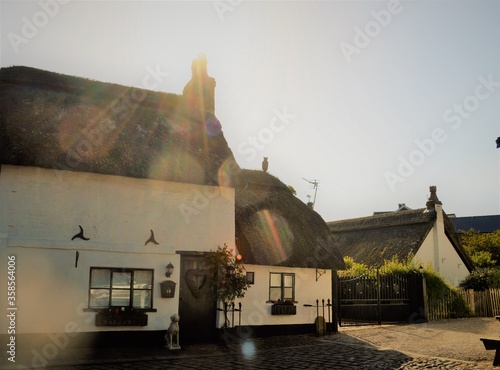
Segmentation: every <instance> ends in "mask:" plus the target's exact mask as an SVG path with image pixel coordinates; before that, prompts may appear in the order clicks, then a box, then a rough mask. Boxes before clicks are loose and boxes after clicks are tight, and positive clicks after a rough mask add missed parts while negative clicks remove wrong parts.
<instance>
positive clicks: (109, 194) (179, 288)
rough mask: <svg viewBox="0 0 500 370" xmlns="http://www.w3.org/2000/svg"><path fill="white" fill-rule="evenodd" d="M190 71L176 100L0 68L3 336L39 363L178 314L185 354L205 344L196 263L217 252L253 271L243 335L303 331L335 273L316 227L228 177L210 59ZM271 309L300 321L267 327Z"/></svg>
mask: <svg viewBox="0 0 500 370" xmlns="http://www.w3.org/2000/svg"><path fill="white" fill-rule="evenodd" d="M192 69H193V77H192V79H191V81H190V82H189V83H188V84H187V85H186V88H185V89H184V93H183V95H175V94H166V93H160V92H152V91H148V90H142V89H137V88H130V87H124V86H118V85H113V84H108V83H101V82H96V81H89V80H85V79H81V78H76V77H69V76H63V75H59V74H55V73H50V72H45V71H40V70H36V69H32V68H26V67H11V68H4V69H2V70H0V117H1V119H0V125H1V131H0V204H1V209H0V220H1V222H0V260H1V261H2V263H3V264H4V266H5V267H8V269H9V273H10V272H12V273H11V274H10V275H7V274H6V273H5V274H2V275H1V276H0V284H1V287H2V288H1V292H0V294H2V296H3V297H7V296H8V294H9V296H8V297H9V303H10V304H12V306H9V309H11V311H12V312H15V315H13V316H11V318H9V317H7V316H6V315H2V317H1V318H0V327H2V328H4V329H5V328H7V329H5V330H4V329H2V333H1V334H2V336H6V337H7V338H6V340H8V341H10V340H11V338H10V336H11V334H10V333H9V330H12V336H14V339H15V342H16V346H17V348H18V349H21V347H23V348H24V349H33V351H37V352H36V354H37V356H35V355H34V359H33V361H34V362H37V364H44V363H48V362H50V360H51V359H52V358H53V356H54V353H55V352H56V351H57V348H61V347H62V346H68V345H87V346H101V345H117V344H119V343H129V344H130V343H133V344H134V345H138V343H140V344H148V343H154V344H155V345H162V344H163V336H164V334H165V330H166V328H167V327H168V325H169V323H170V319H169V318H170V316H171V315H172V314H175V313H178V314H179V315H180V316H181V322H180V327H181V343H182V342H183V341H190V340H200V339H202V340H207V339H209V338H212V337H213V336H214V335H216V334H217V331H216V328H217V327H218V326H220V325H221V318H220V312H219V314H218V311H217V309H216V308H217V307H216V305H215V302H213V300H212V298H211V296H210V283H209V282H208V280H207V274H206V269H205V267H206V266H205V255H206V253H208V252H210V251H215V250H216V249H217V246H222V245H223V244H224V243H227V244H228V245H232V246H234V247H235V248H237V249H238V251H239V253H240V254H241V255H242V256H243V261H244V262H245V263H246V268H247V271H248V272H251V273H253V274H249V278H250V277H252V278H253V284H252V288H251V289H249V291H248V293H247V295H246V296H245V297H244V298H243V299H242V301H241V303H242V305H243V309H242V311H241V319H240V317H239V314H240V313H238V314H237V315H238V321H237V322H236V324H241V325H242V326H244V327H245V328H246V329H247V334H246V335H251V334H252V333H253V334H258V333H260V329H259V328H264V329H266V330H268V331H273V332H279V329H280V328H284V329H286V330H293V328H296V329H297V330H311V328H312V327H313V324H314V320H315V318H316V313H315V311H314V310H313V309H311V308H310V307H305V306H304V304H314V303H315V299H318V298H319V299H322V298H325V299H329V298H331V297H332V295H331V292H332V284H331V280H332V273H331V270H332V269H340V268H343V267H344V265H343V261H342V258H341V256H340V253H339V252H338V251H337V250H336V249H335V248H334V247H333V246H332V244H331V240H330V236H329V231H328V228H327V226H326V223H325V222H324V221H323V220H322V219H321V217H320V216H319V215H318V214H316V213H315V212H314V211H312V210H310V209H309V208H308V207H307V206H306V205H305V204H304V203H302V202H300V201H299V200H297V199H296V198H295V197H294V196H293V195H292V194H291V192H290V191H289V190H288V188H287V187H286V186H285V185H284V184H282V183H281V182H279V180H277V179H276V178H274V177H272V176H271V175H268V174H265V173H263V172H260V171H245V170H241V169H240V168H239V166H238V165H237V164H236V162H235V160H234V157H233V154H232V152H231V150H230V148H229V146H228V145H227V142H226V140H225V138H224V136H223V133H222V130H221V126H220V123H219V121H218V120H217V118H216V117H215V115H214V110H215V105H214V99H213V97H214V88H215V80H214V79H213V78H211V77H209V76H208V74H207V71H206V60H205V59H204V58H203V57H200V58H198V59H196V60H195V61H194V62H193V66H192ZM256 172H257V173H256ZM271 185H272V186H271ZM167 267H169V268H171V267H173V273H171V274H168V273H167V272H168V271H167ZM167 275H168V276H167ZM275 298H284V299H285V298H286V299H287V300H288V298H292V299H293V301H294V303H295V304H294V306H295V307H296V313H295V315H273V314H272V310H273V300H274V299H275ZM238 303H239V302H238ZM9 327H12V329H8V328H9ZM286 330H284V331H286ZM8 341H7V342H8Z"/></svg>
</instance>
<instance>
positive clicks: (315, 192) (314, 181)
mask: <svg viewBox="0 0 500 370" xmlns="http://www.w3.org/2000/svg"><path fill="white" fill-rule="evenodd" d="M302 180H306V181H307V182H308V183H309V184H311V185H312V186H313V189H314V198H313V201H312V203H311V196H310V195H308V196H307V197H308V199H309V202H308V204H309V203H311V208H312V209H314V205H315V204H316V194H317V192H318V185H319V180H308V179H305V178H302Z"/></svg>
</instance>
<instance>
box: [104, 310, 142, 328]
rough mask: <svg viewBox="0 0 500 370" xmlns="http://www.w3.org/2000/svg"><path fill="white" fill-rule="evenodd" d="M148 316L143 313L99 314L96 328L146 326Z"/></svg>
mask: <svg viewBox="0 0 500 370" xmlns="http://www.w3.org/2000/svg"><path fill="white" fill-rule="evenodd" d="M146 325H148V315H146V314H145V313H142V312H135V313H118V314H116V313H115V312H99V313H98V314H97V315H95V326H146Z"/></svg>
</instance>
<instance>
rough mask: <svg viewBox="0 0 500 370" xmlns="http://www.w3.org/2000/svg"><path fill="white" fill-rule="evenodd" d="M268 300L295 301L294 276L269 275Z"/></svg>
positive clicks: (272, 273)
mask: <svg viewBox="0 0 500 370" xmlns="http://www.w3.org/2000/svg"><path fill="white" fill-rule="evenodd" d="M269 300H270V301H271V302H276V301H278V300H279V301H282V302H283V301H292V302H294V301H295V274H292V273H277V272H271V273H269Z"/></svg>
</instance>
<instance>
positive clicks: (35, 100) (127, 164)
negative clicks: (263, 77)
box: [0, 60, 344, 269]
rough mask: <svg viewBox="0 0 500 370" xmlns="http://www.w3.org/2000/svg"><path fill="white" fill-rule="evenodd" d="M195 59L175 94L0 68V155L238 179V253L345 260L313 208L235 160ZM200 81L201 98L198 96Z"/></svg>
mask: <svg viewBox="0 0 500 370" xmlns="http://www.w3.org/2000/svg"><path fill="white" fill-rule="evenodd" d="M200 66H201V68H202V69H203V68H206V61H204V60H202V63H201V64H198V65H196V63H193V79H192V81H190V83H188V84H187V85H186V88H185V91H184V94H183V95H176V94H167V93H161V92H154V91H148V90H144V89H138V88H132V87H125V86H120V85H115V84H110V83H103V82H98V81H91V80H87V79H83V78H78V77H70V76H65V75H60V74H57V73H52V72H46V71H41V70H38V69H33V68H27V67H11V68H3V69H1V70H0V164H11V165H18V166H34V167H42V168H54V169H57V170H68V171H77V172H92V173H100V174H107V175H118V176H126V177H136V178H146V179H157V180H165V181H176V182H183V183H196V184H209V185H215V184H220V185H222V184H223V185H228V186H236V187H237V189H236V200H235V202H236V230H237V231H236V238H237V243H238V246H239V249H240V252H241V254H242V255H243V257H244V258H245V261H247V262H248V263H255V264H261V265H283V266H291V267H313V268H315V267H316V268H333V269H342V268H344V262H343V260H342V257H341V255H340V253H339V252H338V250H337V249H335V248H334V246H333V245H332V243H331V241H330V233H329V230H328V227H327V226H326V223H325V222H324V220H323V219H322V218H321V217H320V216H319V215H318V214H317V213H316V212H314V211H313V210H311V209H310V208H308V207H307V206H306V205H305V204H304V203H303V202H301V201H300V200H298V199H297V198H295V197H294V196H293V195H292V193H291V192H290V190H289V189H288V188H287V187H286V186H285V185H284V184H283V183H282V182H281V181H279V180H278V179H276V178H275V177H273V176H271V175H268V174H266V173H264V172H262V171H246V170H241V169H240V168H239V166H238V165H237V163H236V161H235V160H234V157H233V154H232V152H231V149H230V148H229V146H228V144H227V142H226V140H225V138H224V135H223V133H222V128H221V125H220V123H219V121H218V120H217V118H216V117H215V116H214V114H213V113H212V112H213V106H214V102H213V94H212V95H211V93H213V89H214V87H215V80H213V79H212V78H211V77H208V75H206V73H205V72H204V71H203V73H200V70H199V69H200V68H199V67H200ZM196 76H200V78H199V79H197V78H196ZM193 80H194V81H195V82H194V83H193ZM204 82H206V86H205V85H203V83H204ZM201 85H203V89H200V86H201ZM198 90H200V91H201V94H202V100H203V101H201V102H198V103H196V99H197V96H196V94H197V91H198ZM195 105H196V106H195ZM199 107H203V108H204V109H197V108H199Z"/></svg>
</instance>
